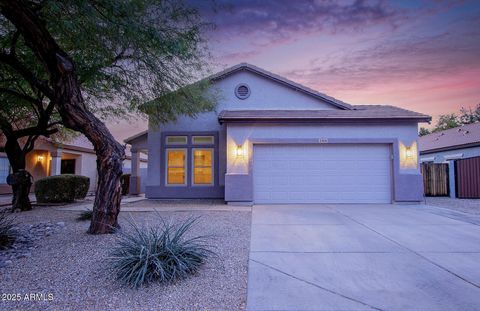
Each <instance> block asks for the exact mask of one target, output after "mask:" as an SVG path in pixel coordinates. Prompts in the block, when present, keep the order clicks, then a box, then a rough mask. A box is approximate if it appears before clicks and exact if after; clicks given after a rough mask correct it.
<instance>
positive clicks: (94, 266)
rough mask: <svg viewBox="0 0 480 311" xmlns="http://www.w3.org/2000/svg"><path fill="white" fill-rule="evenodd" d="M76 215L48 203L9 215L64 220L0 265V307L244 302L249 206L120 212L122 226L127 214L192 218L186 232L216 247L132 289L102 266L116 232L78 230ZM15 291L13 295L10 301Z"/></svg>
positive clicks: (205, 306) (237, 305) (142, 218)
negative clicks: (172, 277)
mask: <svg viewBox="0 0 480 311" xmlns="http://www.w3.org/2000/svg"><path fill="white" fill-rule="evenodd" d="M142 204H145V203H142ZM182 210H185V207H184V208H182ZM78 214H79V213H78V212H70V211H61V210H58V209H55V208H52V207H38V208H36V209H35V210H33V211H30V212H24V213H19V214H17V219H18V220H19V221H20V222H21V223H22V224H24V225H35V224H38V223H45V222H50V223H53V224H57V223H59V222H60V223H64V227H63V228H62V229H61V230H60V231H59V232H56V233H55V234H51V235H46V236H43V237H42V238H41V239H38V240H36V241H35V242H34V244H35V248H34V249H32V250H31V256H30V257H21V258H17V259H15V260H13V263H12V264H10V265H8V266H6V267H3V268H0V289H1V293H0V294H2V296H3V297H1V301H0V310H135V311H137V310H139V311H140V310H202V311H206V310H244V309H245V302H246V288H247V267H248V253H249V244H250V221H251V213H250V211H249V210H246V211H214V210H210V211H209V210H202V211H198V210H192V211H182V212H176V211H168V212H158V213H154V212H138V213H121V214H120V224H121V225H123V229H124V230H127V228H128V225H127V220H128V219H130V217H131V219H133V221H135V222H137V223H139V224H145V225H147V226H149V225H154V224H156V223H160V219H159V216H161V217H163V218H165V219H168V220H171V221H183V220H186V219H188V218H189V217H200V218H199V219H198V221H197V223H196V225H195V226H194V228H193V231H192V234H194V235H205V234H207V235H213V240H212V244H214V248H213V250H214V251H215V252H216V254H217V256H216V257H213V258H210V259H209V260H208V261H207V263H206V264H205V265H204V266H203V267H202V268H201V269H200V271H199V272H198V273H197V274H195V275H192V276H191V277H189V278H187V279H184V280H181V281H178V282H176V283H174V284H169V285H160V284H153V285H150V286H148V287H143V288H140V289H137V290H135V289H130V288H124V287H122V286H121V285H120V284H119V283H118V282H117V281H116V280H115V279H114V277H113V275H111V274H110V273H108V271H106V269H105V268H106V259H107V256H108V249H109V246H110V245H112V243H114V242H115V239H116V235H99V236H93V235H88V234H86V233H85V232H86V230H87V228H88V225H89V223H88V221H87V222H77V221H76V220H75V218H76V217H77V216H78ZM17 294H20V295H17ZM32 294H36V296H31V295H32ZM25 295H27V296H25ZM18 297H20V299H19V300H20V301H12V299H14V298H17V299H18ZM26 298H29V299H28V300H27V299H26Z"/></svg>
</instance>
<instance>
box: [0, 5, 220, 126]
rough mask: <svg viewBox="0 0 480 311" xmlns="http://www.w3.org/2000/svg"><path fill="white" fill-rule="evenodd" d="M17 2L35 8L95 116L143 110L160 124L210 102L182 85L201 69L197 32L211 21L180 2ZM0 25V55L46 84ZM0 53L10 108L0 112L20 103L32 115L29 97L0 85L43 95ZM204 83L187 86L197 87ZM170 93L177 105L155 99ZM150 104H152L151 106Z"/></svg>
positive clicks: (0, 75) (203, 60)
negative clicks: (145, 105)
mask: <svg viewBox="0 0 480 311" xmlns="http://www.w3.org/2000/svg"><path fill="white" fill-rule="evenodd" d="M25 2H26V3H28V4H30V5H31V6H34V7H35V8H36V12H37V14H38V15H39V17H40V18H41V19H42V20H43V21H44V22H45V23H46V26H47V29H48V31H49V32H50V34H51V35H52V36H53V37H54V38H55V40H56V42H57V44H58V45H59V46H60V47H61V48H62V49H63V50H64V51H65V52H66V53H67V54H68V55H69V56H70V57H71V58H72V60H73V62H74V63H75V70H76V73H77V75H78V80H79V81H80V83H81V87H82V95H83V97H84V99H85V101H86V103H87V105H88V108H89V109H90V110H91V111H92V112H94V113H95V114H96V115H97V116H100V117H101V118H102V119H107V118H111V117H113V118H118V117H121V118H125V117H130V116H132V115H134V116H136V115H137V113H138V112H141V111H146V112H149V113H154V115H155V116H156V117H158V118H155V119H159V120H161V121H164V122H165V121H172V120H175V118H176V117H177V115H178V114H179V113H180V114H183V113H186V114H188V115H193V116H194V115H196V114H197V113H199V112H204V111H208V110H211V109H213V108H214V104H215V100H214V98H208V97H206V96H208V95H209V94H208V93H205V92H200V91H194V90H193V89H192V88H189V89H185V88H184V86H186V85H189V84H192V83H193V82H195V81H197V80H198V78H199V77H202V76H205V74H207V73H208V70H209V66H208V65H209V64H208V62H207V61H208V53H207V50H206V47H205V41H204V40H203V36H202V35H203V33H204V31H206V30H208V29H209V28H211V27H212V26H211V25H210V24H208V23H206V22H203V21H202V20H201V18H200V16H199V14H198V12H197V10H196V9H194V8H190V7H188V6H186V5H185V4H184V3H183V2H182V1H175V0H162V1H158V0H133V1H132V0H44V1H25ZM0 31H1V34H2V35H1V37H0V45H1V49H2V51H3V53H4V54H5V55H4V56H6V55H9V53H8V52H7V51H14V52H15V54H16V56H17V60H18V61H19V62H20V64H21V65H22V66H24V67H25V68H27V69H28V71H29V72H30V73H31V74H32V75H33V76H34V77H35V78H36V80H38V82H39V84H40V83H43V84H48V79H49V77H48V75H47V73H46V72H45V69H44V68H43V67H42V66H41V64H39V62H38V61H37V60H36V58H35V55H34V54H33V53H32V50H31V48H30V47H29V46H27V44H26V43H25V41H24V40H23V38H22V36H20V35H19V34H18V31H17V29H16V28H15V27H14V26H13V25H12V24H11V23H10V22H9V21H8V20H7V19H6V18H4V17H2V18H0ZM4 58H5V62H3V64H2V65H1V66H0V79H1V80H0V96H2V97H0V98H1V99H2V100H3V99H4V97H8V98H9V99H11V100H13V102H12V105H11V106H8V107H6V106H5V111H6V113H7V114H10V115H12V114H16V110H18V106H19V105H22V106H24V108H26V113H27V114H29V115H30V116H33V115H32V109H31V108H32V107H30V103H27V102H25V100H21V99H20V98H19V97H18V96H12V94H9V93H8V92H2V90H5V89H7V88H8V89H9V91H15V92H17V93H21V94H24V93H26V94H30V95H32V97H35V96H33V95H34V94H40V96H41V97H42V99H43V101H48V99H47V100H46V99H45V94H42V90H41V89H38V88H37V87H33V88H32V86H31V84H30V83H28V82H27V81H26V80H25V79H24V78H23V77H22V76H19V74H18V70H15V69H14V68H12V66H11V65H8V64H6V62H7V60H8V57H4ZM12 81H14V83H12ZM206 84H207V83H197V84H195V86H196V87H197V88H201V90H204V89H206V87H207V85H206ZM172 91H176V95H178V96H179V98H181V100H180V102H181V103H179V102H176V101H172V100H169V101H165V100H155V99H157V98H159V97H162V96H165V95H167V94H169V95H168V97H169V98H170V99H171V98H172V95H171V92H172ZM187 99H188V100H187ZM20 102H22V103H20ZM144 102H149V103H150V104H149V107H150V109H146V110H140V109H139V108H140V106H141V105H142V104H143V103H144ZM154 103H157V104H158V105H157V106H156V107H152V105H153V104H154ZM25 104H26V105H25ZM3 105H4V104H3V102H2V106H3ZM9 108H13V109H9ZM32 119H34V118H32Z"/></svg>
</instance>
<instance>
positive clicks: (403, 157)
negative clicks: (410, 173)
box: [399, 141, 418, 169]
mask: <svg viewBox="0 0 480 311" xmlns="http://www.w3.org/2000/svg"><path fill="white" fill-rule="evenodd" d="M399 149H400V150H399V156H400V168H401V169H417V168H418V147H417V142H416V141H414V142H412V144H411V145H405V144H404V143H402V142H400V143H399Z"/></svg>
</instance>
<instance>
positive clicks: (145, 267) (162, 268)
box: [109, 218, 213, 288]
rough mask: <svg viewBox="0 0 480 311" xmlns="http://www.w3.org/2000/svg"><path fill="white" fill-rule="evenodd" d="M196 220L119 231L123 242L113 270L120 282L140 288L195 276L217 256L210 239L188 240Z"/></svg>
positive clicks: (112, 259)
mask: <svg viewBox="0 0 480 311" xmlns="http://www.w3.org/2000/svg"><path fill="white" fill-rule="evenodd" d="M195 221H196V219H194V218H191V219H189V220H187V221H185V222H183V223H180V224H177V225H174V224H167V223H166V222H165V221H163V220H162V223H163V225H162V226H159V227H152V228H145V227H139V226H138V225H137V224H135V223H134V222H133V221H132V222H130V227H131V228H130V229H131V230H128V231H119V234H120V236H119V240H118V241H117V244H116V245H115V246H114V247H113V250H112V252H111V253H110V257H109V263H110V268H111V269H112V270H113V272H114V274H115V275H116V278H117V280H119V281H121V282H122V283H124V284H125V285H127V286H130V287H133V288H138V287H140V286H142V285H146V284H149V283H151V282H160V283H164V282H172V281H175V280H177V279H181V278H185V277H187V276H188V275H189V274H191V273H194V272H196V271H197V270H198V268H199V267H200V266H201V265H202V264H203V263H204V262H205V260H206V259H207V258H208V257H209V256H211V255H213V252H212V251H211V250H209V249H208V244H207V241H208V239H209V237H208V236H196V237H191V238H187V237H186V234H187V233H188V231H189V230H190V229H191V227H192V225H193V224H194V222H195Z"/></svg>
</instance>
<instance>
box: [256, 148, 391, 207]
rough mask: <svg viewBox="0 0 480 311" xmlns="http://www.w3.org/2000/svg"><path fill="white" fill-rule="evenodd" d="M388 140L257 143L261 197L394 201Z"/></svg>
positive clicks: (298, 200)
mask: <svg viewBox="0 0 480 311" xmlns="http://www.w3.org/2000/svg"><path fill="white" fill-rule="evenodd" d="M390 171H391V160H390V148H389V146H388V145H380V144H377V145H375V144H368V145H353V144H350V145H349V144H344V145H333V144H332V145H321V146H319V145H305V146H298V145H259V146H255V147H254V159H253V175H254V200H255V202H256V203H389V202H390V201H391V172H390Z"/></svg>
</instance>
